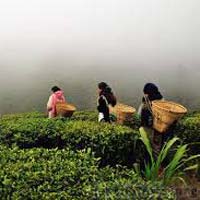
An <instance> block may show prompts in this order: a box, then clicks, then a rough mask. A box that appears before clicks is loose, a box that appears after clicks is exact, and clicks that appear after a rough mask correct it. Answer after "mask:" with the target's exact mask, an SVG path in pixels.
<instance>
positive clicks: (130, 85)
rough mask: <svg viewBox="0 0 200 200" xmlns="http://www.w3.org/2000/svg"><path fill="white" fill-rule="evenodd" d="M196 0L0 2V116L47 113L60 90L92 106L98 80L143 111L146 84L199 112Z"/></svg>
mask: <svg viewBox="0 0 200 200" xmlns="http://www.w3.org/2000/svg"><path fill="white" fill-rule="evenodd" d="M199 6H200V2H199V1H198V0H190V1H188V0H126V1H122V0H6V1H5V0H0V30H1V31H0V114H3V113H13V112H25V111H32V110H38V111H44V110H45V107H46V103H47V100H48V97H49V95H50V88H51V87H52V86H54V85H58V86H59V87H61V88H62V89H63V90H64V92H65V96H66V98H67V100H68V101H70V102H73V103H74V104H76V105H77V106H78V108H79V109H94V108H95V106H96V97H97V94H96V90H97V83H98V82H100V81H105V82H108V83H109V84H110V86H111V87H112V88H113V91H114V92H115V94H116V96H117V97H118V99H119V101H122V102H124V103H127V104H129V105H132V106H134V107H136V108H137V107H138V105H139V103H140V100H141V96H142V89H143V86H144V84H145V83H146V82H154V83H156V84H157V85H158V86H159V88H160V91H161V93H162V94H163V95H164V97H165V99H169V100H173V101H177V102H179V103H181V104H183V105H185V106H187V107H188V108H189V109H191V110H194V109H199V107H200V91H199V85H200V68H199V65H200V57H199V53H200V37H199V36H200V12H199Z"/></svg>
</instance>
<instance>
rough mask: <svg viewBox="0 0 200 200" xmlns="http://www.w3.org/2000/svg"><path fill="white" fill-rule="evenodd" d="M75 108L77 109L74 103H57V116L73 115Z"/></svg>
mask: <svg viewBox="0 0 200 200" xmlns="http://www.w3.org/2000/svg"><path fill="white" fill-rule="evenodd" d="M75 110H76V107H75V106H74V105H73V104H68V103H56V113H57V116H61V117H71V116H72V115H73V113H74V111H75Z"/></svg>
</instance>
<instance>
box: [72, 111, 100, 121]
mask: <svg viewBox="0 0 200 200" xmlns="http://www.w3.org/2000/svg"><path fill="white" fill-rule="evenodd" d="M71 120H78V121H93V122H97V121H98V113H97V112H95V111H76V112H74V114H73V115H72V118H71Z"/></svg>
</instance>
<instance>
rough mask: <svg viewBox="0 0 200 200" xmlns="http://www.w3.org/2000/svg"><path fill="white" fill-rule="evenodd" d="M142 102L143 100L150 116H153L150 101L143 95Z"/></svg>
mask: <svg viewBox="0 0 200 200" xmlns="http://www.w3.org/2000/svg"><path fill="white" fill-rule="evenodd" d="M144 100H145V103H146V105H147V108H148V110H149V111H150V112H151V114H152V116H154V114H153V111H152V106H151V101H150V100H149V98H148V97H147V96H145V95H144Z"/></svg>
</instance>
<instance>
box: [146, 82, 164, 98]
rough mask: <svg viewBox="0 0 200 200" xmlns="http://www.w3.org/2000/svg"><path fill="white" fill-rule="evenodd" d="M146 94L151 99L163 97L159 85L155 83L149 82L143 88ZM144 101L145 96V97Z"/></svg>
mask: <svg viewBox="0 0 200 200" xmlns="http://www.w3.org/2000/svg"><path fill="white" fill-rule="evenodd" d="M143 92H144V94H148V98H149V100H150V101H153V100H160V99H162V98H163V96H162V95H161V93H160V92H159V89H158V87H157V86H156V85H155V84H153V83H147V84H145V86H144V89H143ZM143 101H144V98H143Z"/></svg>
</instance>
